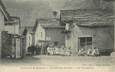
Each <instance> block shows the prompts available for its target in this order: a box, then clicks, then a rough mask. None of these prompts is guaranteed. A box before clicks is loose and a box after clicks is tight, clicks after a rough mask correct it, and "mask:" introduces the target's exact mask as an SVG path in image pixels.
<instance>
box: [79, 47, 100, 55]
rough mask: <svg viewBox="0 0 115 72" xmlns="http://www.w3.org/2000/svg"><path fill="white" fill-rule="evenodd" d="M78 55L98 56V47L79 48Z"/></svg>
mask: <svg viewBox="0 0 115 72" xmlns="http://www.w3.org/2000/svg"><path fill="white" fill-rule="evenodd" d="M78 55H79V56H85V55H87V56H99V55H100V53H99V49H98V48H96V47H95V48H88V49H87V50H85V49H84V48H81V49H80V50H79V51H78Z"/></svg>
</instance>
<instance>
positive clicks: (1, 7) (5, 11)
mask: <svg viewBox="0 0 115 72" xmlns="http://www.w3.org/2000/svg"><path fill="white" fill-rule="evenodd" d="M0 10H1V12H2V13H3V15H4V17H5V19H6V20H9V17H10V15H9V13H8V12H7V10H6V7H5V6H4V4H3V2H2V0H0Z"/></svg>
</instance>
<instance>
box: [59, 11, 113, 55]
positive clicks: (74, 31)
mask: <svg viewBox="0 0 115 72" xmlns="http://www.w3.org/2000/svg"><path fill="white" fill-rule="evenodd" d="M60 13H61V15H60V16H61V24H62V25H64V26H65V27H66V28H65V30H64V33H65V46H66V47H67V48H68V47H70V48H71V49H72V54H73V55H76V54H77V53H78V51H79V50H80V49H81V48H84V49H85V50H87V49H88V48H95V47H97V48H99V50H100V52H101V53H104V52H106V54H110V53H111V52H112V51H113V46H114V40H113V38H114V34H113V32H114V27H113V21H111V20H109V17H110V16H112V15H113V14H112V13H108V12H107V11H106V9H102V10H100V9H94V10H93V9H92V10H91V9H77V10H61V12H60Z"/></svg>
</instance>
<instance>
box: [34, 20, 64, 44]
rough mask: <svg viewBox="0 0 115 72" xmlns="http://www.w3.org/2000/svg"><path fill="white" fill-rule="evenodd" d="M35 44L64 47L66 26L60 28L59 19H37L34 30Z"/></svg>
mask: <svg viewBox="0 0 115 72" xmlns="http://www.w3.org/2000/svg"><path fill="white" fill-rule="evenodd" d="M34 29H35V30H34V33H35V34H34V38H35V39H34V44H35V45H43V44H49V43H53V44H57V45H58V46H60V45H64V41H65V36H64V34H62V31H63V30H64V26H60V24H59V20H58V19H54V18H53V19H52V18H50V19H37V22H36V25H35V28H34Z"/></svg>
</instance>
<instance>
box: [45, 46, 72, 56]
mask: <svg viewBox="0 0 115 72" xmlns="http://www.w3.org/2000/svg"><path fill="white" fill-rule="evenodd" d="M47 53H48V55H66V56H70V55H71V49H70V48H65V47H64V46H62V47H57V46H54V47H50V46H49V47H48V48H47Z"/></svg>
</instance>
